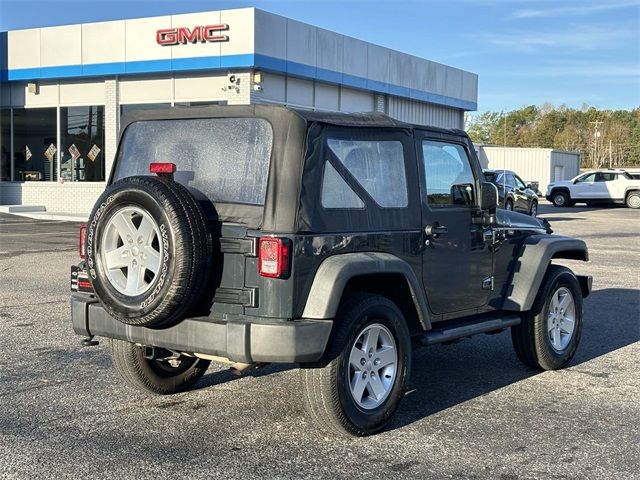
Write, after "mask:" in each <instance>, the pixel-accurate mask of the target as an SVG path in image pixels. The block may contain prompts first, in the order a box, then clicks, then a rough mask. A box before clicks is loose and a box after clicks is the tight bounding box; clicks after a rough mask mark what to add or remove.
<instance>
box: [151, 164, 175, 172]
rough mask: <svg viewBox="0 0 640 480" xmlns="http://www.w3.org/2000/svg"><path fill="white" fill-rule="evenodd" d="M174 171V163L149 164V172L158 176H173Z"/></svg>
mask: <svg viewBox="0 0 640 480" xmlns="http://www.w3.org/2000/svg"><path fill="white" fill-rule="evenodd" d="M175 171H176V164H175V163H150V164H149V172H151V173H155V174H158V175H166V174H173V173H175Z"/></svg>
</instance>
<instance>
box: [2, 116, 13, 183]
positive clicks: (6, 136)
mask: <svg viewBox="0 0 640 480" xmlns="http://www.w3.org/2000/svg"><path fill="white" fill-rule="evenodd" d="M9 180H11V109H9V108H1V109H0V182H8V181H9Z"/></svg>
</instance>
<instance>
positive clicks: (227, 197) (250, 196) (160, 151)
mask: <svg viewBox="0 0 640 480" xmlns="http://www.w3.org/2000/svg"><path fill="white" fill-rule="evenodd" d="M272 146H273V130H272V128H271V124H270V123H269V122H267V121H266V120H264V119H261V118H198V119H179V120H145V121H139V122H134V123H132V124H131V125H129V127H127V130H126V132H125V134H124V137H123V139H122V142H121V145H120V150H119V156H118V164H117V169H116V172H115V176H114V179H115V180H117V179H120V178H125V177H130V176H133V175H149V164H150V163H151V162H171V163H175V164H176V170H177V171H176V173H175V176H174V177H175V179H176V181H178V182H180V183H182V184H183V185H187V186H188V187H190V188H192V189H195V190H197V191H200V192H202V193H203V194H204V195H205V196H206V197H208V198H209V199H210V200H211V201H213V202H222V203H242V204H249V205H264V200H265V196H266V192H267V178H268V175H269V164H270V160H271V149H272Z"/></svg>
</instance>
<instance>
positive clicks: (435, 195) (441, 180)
mask: <svg viewBox="0 0 640 480" xmlns="http://www.w3.org/2000/svg"><path fill="white" fill-rule="evenodd" d="M422 159H423V161H424V172H425V177H426V187H427V203H428V204H429V205H431V206H434V207H456V206H472V205H475V196H474V193H473V192H474V182H475V179H474V177H473V173H472V171H471V166H470V164H469V158H468V157H467V152H466V151H465V149H464V148H463V147H462V146H461V145H455V144H451V143H445V142H436V141H431V140H424V141H423V142H422Z"/></svg>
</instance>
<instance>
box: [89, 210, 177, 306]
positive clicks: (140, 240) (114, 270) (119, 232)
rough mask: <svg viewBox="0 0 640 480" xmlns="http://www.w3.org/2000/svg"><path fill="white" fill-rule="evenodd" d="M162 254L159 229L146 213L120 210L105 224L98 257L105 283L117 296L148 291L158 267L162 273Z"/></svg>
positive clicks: (163, 252) (164, 263)
mask: <svg viewBox="0 0 640 480" xmlns="http://www.w3.org/2000/svg"><path fill="white" fill-rule="evenodd" d="M165 237H166V233H165ZM164 254H165V248H164V246H163V241H162V240H161V235H160V228H159V227H158V224H157V223H156V221H155V220H154V219H153V217H151V215H150V214H149V212H147V211H146V210H144V209H142V208H139V207H124V208H122V209H120V210H117V211H116V212H115V213H114V215H113V216H112V217H111V218H110V219H109V221H108V222H107V225H106V226H105V232H104V235H103V236H102V242H101V248H100V255H101V260H102V263H103V265H104V266H105V273H106V276H107V278H108V280H109V282H110V283H111V285H112V286H113V287H114V288H115V289H116V290H118V291H119V292H120V293H122V294H124V295H128V296H137V295H141V294H143V293H145V292H146V291H147V290H149V288H150V287H151V285H152V284H153V280H154V279H155V278H156V276H157V275H158V274H159V273H160V270H161V268H162V267H164V268H163V270H164V272H165V273H166V262H162V258H163V256H164ZM167 255H168V252H167Z"/></svg>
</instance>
